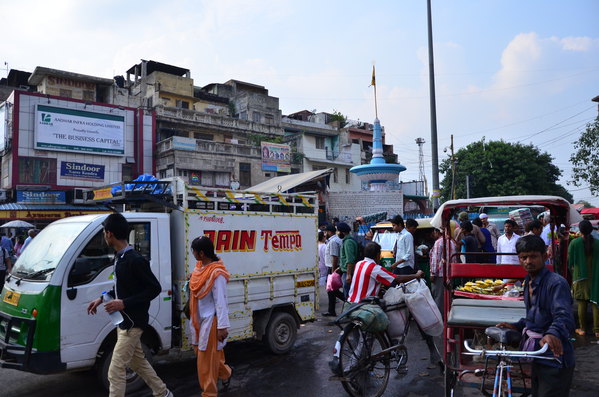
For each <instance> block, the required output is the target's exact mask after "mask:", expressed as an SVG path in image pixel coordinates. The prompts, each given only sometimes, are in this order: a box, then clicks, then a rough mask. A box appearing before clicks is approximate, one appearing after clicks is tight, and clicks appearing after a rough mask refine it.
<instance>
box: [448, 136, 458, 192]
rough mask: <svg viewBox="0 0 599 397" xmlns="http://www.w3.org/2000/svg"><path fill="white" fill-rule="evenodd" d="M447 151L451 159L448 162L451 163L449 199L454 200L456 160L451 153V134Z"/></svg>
mask: <svg viewBox="0 0 599 397" xmlns="http://www.w3.org/2000/svg"><path fill="white" fill-rule="evenodd" d="M449 150H450V151H451V157H450V158H449V161H450V162H451V199H452V200H455V169H456V166H457V163H458V158H457V157H456V156H455V154H454V152H453V134H451V145H450V146H449Z"/></svg>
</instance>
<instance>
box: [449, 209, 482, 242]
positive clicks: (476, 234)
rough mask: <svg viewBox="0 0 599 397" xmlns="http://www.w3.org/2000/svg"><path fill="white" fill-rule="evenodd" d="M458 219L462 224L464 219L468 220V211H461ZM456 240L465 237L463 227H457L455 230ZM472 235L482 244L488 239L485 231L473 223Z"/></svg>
mask: <svg viewBox="0 0 599 397" xmlns="http://www.w3.org/2000/svg"><path fill="white" fill-rule="evenodd" d="M458 220H459V221H460V224H461V223H462V222H464V221H468V220H469V219H468V213H467V212H466V211H462V212H460V215H459V217H458ZM455 233H456V234H455V236H454V237H455V241H462V239H463V238H464V236H463V234H464V232H463V230H462V229H461V228H459V229H456V231H455ZM472 235H473V236H474V237H476V240H478V242H479V244H480V246H481V247H482V246H484V245H485V242H486V241H487V239H486V238H485V235H484V234H483V232H481V230H480V228H479V227H478V226H476V225H472Z"/></svg>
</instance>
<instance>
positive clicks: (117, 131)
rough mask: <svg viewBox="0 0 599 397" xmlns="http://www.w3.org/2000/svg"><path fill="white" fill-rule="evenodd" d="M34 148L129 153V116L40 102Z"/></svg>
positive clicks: (111, 153)
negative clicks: (127, 140)
mask: <svg viewBox="0 0 599 397" xmlns="http://www.w3.org/2000/svg"><path fill="white" fill-rule="evenodd" d="M34 149H39V150H54V151H63V152H65V151H66V152H79V153H80V152H89V153H94V154H104V155H116V156H122V155H124V154H125V117H124V116H120V115H116V114H106V113H96V112H88V111H84V110H75V109H65V108H57V107H53V106H46V105H36V110H35V139H34Z"/></svg>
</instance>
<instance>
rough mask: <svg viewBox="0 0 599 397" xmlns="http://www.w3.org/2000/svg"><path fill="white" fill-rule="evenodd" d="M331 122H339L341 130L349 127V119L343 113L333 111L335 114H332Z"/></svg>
mask: <svg viewBox="0 0 599 397" xmlns="http://www.w3.org/2000/svg"><path fill="white" fill-rule="evenodd" d="M331 121H338V122H339V128H343V127H345V126H346V125H347V117H346V116H345V115H344V114H343V113H341V112H338V111H336V110H335V109H333V114H331Z"/></svg>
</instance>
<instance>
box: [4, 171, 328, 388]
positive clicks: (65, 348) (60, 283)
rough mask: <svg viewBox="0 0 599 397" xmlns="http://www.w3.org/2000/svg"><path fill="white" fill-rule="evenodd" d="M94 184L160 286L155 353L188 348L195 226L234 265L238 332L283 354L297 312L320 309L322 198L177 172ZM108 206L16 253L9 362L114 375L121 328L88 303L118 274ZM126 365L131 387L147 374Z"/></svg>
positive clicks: (7, 306) (151, 335)
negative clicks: (106, 230) (194, 179)
mask: <svg viewBox="0 0 599 397" xmlns="http://www.w3.org/2000/svg"><path fill="white" fill-rule="evenodd" d="M90 193H91V192H90ZM93 193H94V197H95V199H96V200H99V201H103V202H104V201H109V202H111V205H114V206H119V207H122V208H124V209H125V210H126V211H124V212H123V214H124V215H125V217H126V218H127V220H128V221H129V223H130V225H131V227H132V230H131V233H130V235H129V242H130V244H131V245H132V246H133V247H134V248H135V249H136V250H137V251H139V252H140V253H141V254H142V255H143V256H144V257H145V258H147V259H148V260H149V262H150V266H151V269H152V271H153V272H154V274H155V275H156V277H157V279H158V280H159V282H160V284H161V285H162V292H161V293H160V295H159V296H158V298H157V299H154V300H153V301H152V303H151V306H150V310H149V313H150V324H149V327H148V329H147V330H146V331H145V332H144V333H143V336H142V344H143V348H144V350H145V352H146V356H148V357H149V359H150V360H151V357H152V356H153V355H156V354H164V353H168V352H185V351H188V350H190V349H191V346H190V345H189V343H188V339H187V335H186V330H187V329H188V320H187V318H186V317H185V316H184V314H183V307H184V304H185V303H186V302H187V293H186V291H185V290H184V285H185V282H186V280H187V276H188V275H189V274H190V272H191V271H192V270H193V268H194V267H195V259H194V258H193V256H192V255H191V252H190V245H191V241H192V240H193V239H194V238H196V237H198V236H202V235H206V236H209V237H210V238H211V239H212V240H213V242H214V244H215V248H216V252H217V255H219V256H220V257H221V258H222V259H223V261H224V263H225V265H226V266H227V268H228V270H229V272H230V274H231V278H230V281H229V284H228V288H227V292H228V300H229V313H230V314H229V317H230V321H231V328H230V329H229V340H230V341H236V340H244V339H249V338H257V339H261V340H263V341H264V342H265V344H266V345H267V347H268V348H269V349H270V350H271V351H272V352H273V353H275V354H283V353H286V352H288V351H289V350H290V349H291V348H292V346H293V344H294V342H295V340H296V336H297V329H298V327H299V325H300V323H302V322H305V321H309V320H313V319H314V316H315V310H316V305H317V299H316V298H317V295H316V293H317V287H316V286H317V284H318V283H317V279H318V268H317V252H316V249H317V244H316V233H315V232H314V231H315V230H316V227H317V209H318V204H317V202H316V199H315V197H312V196H306V195H301V194H274V195H273V194H265V193H257V192H256V193H253V192H252V193H248V192H244V193H239V194H238V193H234V192H232V191H230V190H223V189H211V188H201V187H190V186H187V185H185V184H184V183H183V181H182V180H180V179H178V178H174V179H170V180H167V181H159V182H127V183H121V184H118V186H110V187H108V188H103V189H97V190H95V191H94V192H93ZM133 208H136V209H137V210H138V211H139V212H137V211H133ZM106 216H107V215H106V214H103V215H86V216H77V217H70V218H65V219H61V220H59V221H56V222H53V223H52V224H50V225H49V226H48V227H46V228H45V229H44V230H42V232H41V233H40V234H39V235H38V236H37V237H36V238H35V239H34V240H33V241H32V242H31V244H30V247H28V249H27V250H26V251H24V253H23V255H21V257H20V258H19V259H18V261H17V262H16V264H15V266H14V268H13V271H12V273H11V275H10V276H9V277H8V279H7V282H6V284H5V287H4V290H3V293H2V299H1V301H0V354H1V356H0V357H1V359H0V366H2V367H4V368H13V369H18V370H22V371H28V372H33V373H38V374H48V373H56V372H64V371H70V370H83V369H90V368H95V369H96V370H97V372H98V375H99V378H100V379H101V380H102V382H103V383H104V385H105V386H106V385H107V384H108V381H107V371H108V366H109V364H110V357H111V354H112V348H113V345H114V343H115V341H116V332H115V327H114V326H113V325H112V324H111V323H110V320H109V316H108V315H107V314H105V312H104V311H101V310H100V311H99V314H98V315H96V316H88V315H87V313H86V307H87V305H88V303H89V302H90V301H91V300H93V299H95V298H97V297H99V296H101V294H102V291H105V290H109V289H110V288H111V287H112V285H113V283H114V280H113V266H112V265H113V257H114V254H113V252H111V250H110V249H109V248H108V247H107V245H106V244H105V242H104V239H103V232H102V231H103V228H102V222H103V221H104V219H105V218H106ZM129 375H130V376H128V390H129V391H131V390H133V389H136V388H138V387H140V386H142V385H143V381H142V380H141V378H139V377H138V376H137V375H136V374H135V373H130V374H129Z"/></svg>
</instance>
